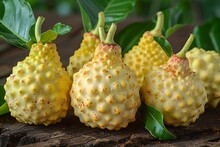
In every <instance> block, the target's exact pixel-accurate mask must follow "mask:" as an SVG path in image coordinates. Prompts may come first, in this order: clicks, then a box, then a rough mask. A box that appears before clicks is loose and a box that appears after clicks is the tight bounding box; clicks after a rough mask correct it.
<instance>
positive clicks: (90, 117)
mask: <svg viewBox="0 0 220 147" xmlns="http://www.w3.org/2000/svg"><path fill="white" fill-rule="evenodd" d="M139 89H140V87H139V84H138V82H137V81H136V77H135V75H134V73H133V72H132V71H131V70H130V69H129V68H128V67H127V66H126V65H125V64H124V63H122V59H121V48H120V47H119V46H118V45H106V44H103V43H100V44H99V46H98V47H97V49H96V51H95V55H94V58H93V59H92V61H90V62H88V63H86V64H85V65H84V66H83V68H81V69H80V70H79V72H77V73H76V74H75V75H74V80H73V84H72V88H71V91H70V95H71V105H72V107H73V108H74V113H75V115H76V116H78V117H79V118H80V121H81V122H82V123H85V124H86V125H87V126H91V127H92V128H95V127H99V128H102V129H104V128H107V129H109V130H119V129H121V128H125V127H127V125H128V123H129V122H132V121H135V115H136V112H137V109H138V107H139V106H140V104H141V101H140V97H139Z"/></svg>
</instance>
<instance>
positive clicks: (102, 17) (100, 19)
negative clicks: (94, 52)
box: [91, 12, 105, 36]
mask: <svg viewBox="0 0 220 147" xmlns="http://www.w3.org/2000/svg"><path fill="white" fill-rule="evenodd" d="M104 25H105V15H104V12H99V15H98V23H97V25H96V27H95V28H94V29H93V30H92V31H91V33H92V34H94V35H97V36H98V35H99V27H104Z"/></svg>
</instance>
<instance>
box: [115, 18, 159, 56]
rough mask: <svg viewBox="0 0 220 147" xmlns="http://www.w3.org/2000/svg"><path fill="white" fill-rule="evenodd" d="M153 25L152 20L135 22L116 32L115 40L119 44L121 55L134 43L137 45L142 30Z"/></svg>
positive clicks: (142, 32)
mask: <svg viewBox="0 0 220 147" xmlns="http://www.w3.org/2000/svg"><path fill="white" fill-rule="evenodd" d="M154 25H155V24H154V23H153V22H152V21H148V22H136V23H132V24H130V25H128V26H127V27H125V28H124V29H123V30H121V31H120V32H118V33H117V34H116V36H115V42H117V43H118V44H119V45H120V46H121V48H122V55H123V56H124V54H126V53H127V52H128V51H129V50H131V49H132V47H133V46H134V45H137V44H138V42H139V40H140V38H141V37H142V35H143V34H144V32H145V31H147V30H151V29H152V28H153V27H154ZM131 36H132V37H131Z"/></svg>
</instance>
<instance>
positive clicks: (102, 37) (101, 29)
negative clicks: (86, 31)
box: [99, 27, 106, 42]
mask: <svg viewBox="0 0 220 147" xmlns="http://www.w3.org/2000/svg"><path fill="white" fill-rule="evenodd" d="M99 37H100V40H101V42H104V41H105V38H106V34H105V31H104V28H103V27H99Z"/></svg>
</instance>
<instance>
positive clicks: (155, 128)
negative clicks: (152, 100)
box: [143, 104, 176, 140]
mask: <svg viewBox="0 0 220 147" xmlns="http://www.w3.org/2000/svg"><path fill="white" fill-rule="evenodd" d="M143 107H144V109H143V118H144V124H145V128H146V129H147V130H148V131H149V132H150V134H151V135H152V136H153V137H155V138H159V139H160V140H173V139H176V137H175V136H174V135H173V134H172V133H171V132H169V131H168V130H167V129H166V127H165V125H164V124H163V114H162V113H161V112H160V111H158V110H156V109H155V108H154V107H151V106H149V105H147V104H143Z"/></svg>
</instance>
